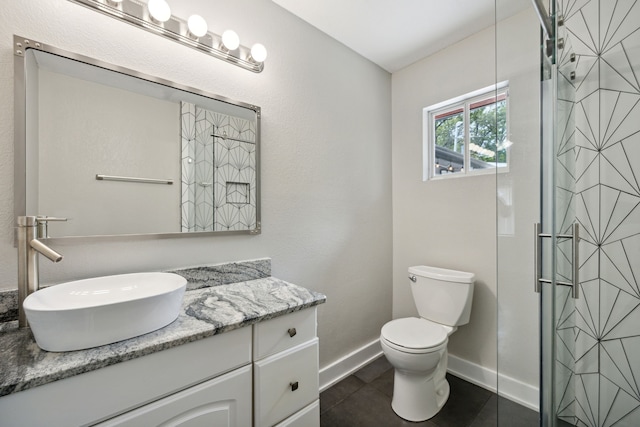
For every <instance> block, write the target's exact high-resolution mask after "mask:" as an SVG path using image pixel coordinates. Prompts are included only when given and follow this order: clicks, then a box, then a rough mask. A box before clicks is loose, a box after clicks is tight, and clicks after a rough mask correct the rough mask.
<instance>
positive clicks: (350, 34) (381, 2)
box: [273, 0, 531, 73]
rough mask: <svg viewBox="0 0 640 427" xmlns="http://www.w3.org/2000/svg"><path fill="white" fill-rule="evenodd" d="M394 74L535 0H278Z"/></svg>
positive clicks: (285, 6) (280, 3)
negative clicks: (496, 18)
mask: <svg viewBox="0 0 640 427" xmlns="http://www.w3.org/2000/svg"><path fill="white" fill-rule="evenodd" d="M273 2H274V3H276V4H278V5H280V6H281V7H283V8H284V9H286V10H288V11H289V12H291V13H293V14H294V15H296V16H298V17H300V18H301V19H303V20H305V21H307V22H308V23H309V24H311V25H313V26H314V27H316V28H318V29H319V30H320V31H322V32H324V33H326V34H328V35H329V36H331V37H333V38H334V39H336V40H338V41H339V42H341V43H343V44H344V45H346V46H348V47H349V48H351V49H353V50H354V51H356V52H357V53H359V54H360V55H362V56H364V57H365V58H367V59H369V60H370V61H372V62H374V63H376V64H378V65H379V66H380V67H382V68H384V69H385V70H387V71H389V72H391V73H393V72H395V71H398V70H400V69H402V68H404V67H406V66H407V65H410V64H412V63H414V62H416V61H418V60H420V59H422V58H425V57H427V56H429V55H431V54H433V53H435V52H437V51H439V50H441V49H443V48H444V47H446V46H449V45H451V44H453V43H456V42H458V41H460V40H462V39H464V38H466V37H469V36H470V35H472V34H474V33H477V32H478V31H480V30H483V29H485V28H487V27H489V26H491V25H492V24H493V22H494V19H495V15H496V14H495V9H496V6H495V4H496V2H497V3H499V6H498V14H497V15H498V19H504V18H506V17H509V16H511V15H514V14H515V13H517V12H520V11H522V10H524V9H526V8H527V7H531V1H530V0H305V1H301V0H273Z"/></svg>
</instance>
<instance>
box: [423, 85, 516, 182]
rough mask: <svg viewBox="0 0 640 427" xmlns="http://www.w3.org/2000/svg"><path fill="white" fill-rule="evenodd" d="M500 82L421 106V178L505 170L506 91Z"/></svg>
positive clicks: (506, 141) (506, 153) (506, 132)
mask: <svg viewBox="0 0 640 427" xmlns="http://www.w3.org/2000/svg"><path fill="white" fill-rule="evenodd" d="M507 90H508V88H507V83H506V82H503V83H500V84H499V85H498V86H497V88H496V86H493V87H488V88H485V89H481V90H478V91H475V92H473V93H470V94H467V95H463V96H460V97H457V98H455V99H452V100H450V101H446V102H441V103H439V104H437V105H434V106H431V107H428V108H425V109H424V112H425V149H426V151H425V179H429V178H438V177H444V176H449V175H469V174H480V173H487V172H490V171H491V170H495V169H496V168H499V169H500V170H503V171H507V170H508V164H509V163H508V157H509V152H508V151H509V150H508V147H509V145H510V142H509V141H508V139H507V138H508V127H509V124H508V109H509V108H508V107H509V106H508V100H509V99H508V93H507Z"/></svg>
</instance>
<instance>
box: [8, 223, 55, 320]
mask: <svg viewBox="0 0 640 427" xmlns="http://www.w3.org/2000/svg"><path fill="white" fill-rule="evenodd" d="M48 221H66V219H64V218H49V217H37V216H19V217H18V324H19V326H20V327H21V328H24V327H27V326H29V325H28V323H27V317H26V315H25V313H24V309H23V307H22V303H23V302H24V300H25V298H26V297H27V296H28V295H29V294H31V293H33V292H35V291H37V290H38V289H39V288H40V278H39V270H38V253H41V254H42V255H44V256H46V257H47V258H49V259H50V260H51V261H53V262H59V261H61V260H62V255H60V254H59V253H58V252H56V251H54V250H53V249H51V248H50V247H48V246H47V245H45V244H44V243H42V242H41V241H40V240H38V238H42V237H47V231H46V229H47V227H46V224H47V222H48Z"/></svg>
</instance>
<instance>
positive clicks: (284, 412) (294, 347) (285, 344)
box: [253, 308, 320, 427]
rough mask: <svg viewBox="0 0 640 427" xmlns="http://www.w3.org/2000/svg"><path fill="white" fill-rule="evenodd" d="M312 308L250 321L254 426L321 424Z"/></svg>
mask: <svg viewBox="0 0 640 427" xmlns="http://www.w3.org/2000/svg"><path fill="white" fill-rule="evenodd" d="M316 331H317V320H316V309H315V308H310V309H305V310H301V311H298V312H295V313H292V314H288V315H286V316H282V317H277V318H275V319H271V320H268V321H264V322H261V323H258V324H256V325H254V331H253V344H254V345H253V359H254V362H253V400H254V424H253V425H254V427H271V426H274V425H276V424H277V425H279V426H289V427H298V426H300V427H314V426H319V425H320V409H319V402H318V398H319V384H318V338H316V334H317V332H316Z"/></svg>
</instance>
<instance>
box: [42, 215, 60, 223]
mask: <svg viewBox="0 0 640 427" xmlns="http://www.w3.org/2000/svg"><path fill="white" fill-rule="evenodd" d="M36 221H37V222H51V221H67V218H56V217H53V216H43V215H38V216H37V217H36Z"/></svg>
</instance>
